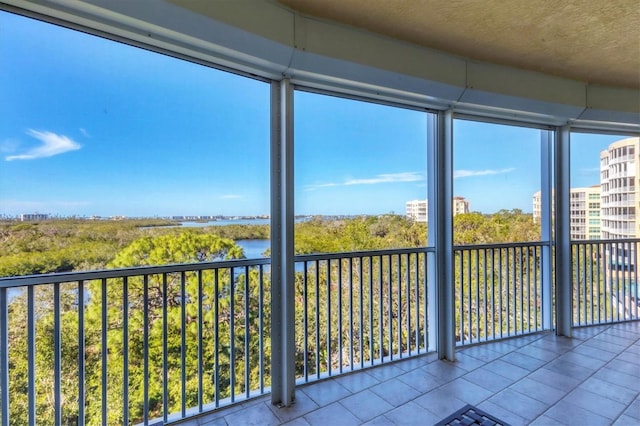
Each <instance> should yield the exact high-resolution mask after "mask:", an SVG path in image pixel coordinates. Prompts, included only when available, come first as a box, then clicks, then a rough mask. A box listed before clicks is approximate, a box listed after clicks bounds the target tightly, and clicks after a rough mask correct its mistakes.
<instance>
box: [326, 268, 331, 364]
mask: <svg viewBox="0 0 640 426" xmlns="http://www.w3.org/2000/svg"><path fill="white" fill-rule="evenodd" d="M326 265H327V374H328V375H329V376H331V349H332V348H331V319H332V317H331V259H327V263H326Z"/></svg>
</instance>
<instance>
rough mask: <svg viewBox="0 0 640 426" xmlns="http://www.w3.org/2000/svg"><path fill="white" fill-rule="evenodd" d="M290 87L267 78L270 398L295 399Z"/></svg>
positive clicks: (284, 401) (278, 400)
mask: <svg viewBox="0 0 640 426" xmlns="http://www.w3.org/2000/svg"><path fill="white" fill-rule="evenodd" d="M293 225H294V210H293V88H292V86H291V83H290V82H289V80H286V79H285V80H282V81H280V82H273V83H271V316H272V319H271V403H272V404H275V405H284V406H289V405H291V404H292V403H293V401H294V400H295V339H294V335H293V332H294V327H295V314H294V309H295V304H294V258H293V256H294V251H293Z"/></svg>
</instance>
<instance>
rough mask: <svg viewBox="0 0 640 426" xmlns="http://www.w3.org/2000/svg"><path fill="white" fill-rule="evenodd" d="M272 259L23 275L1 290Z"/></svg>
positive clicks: (1, 284) (3, 282)
mask: <svg viewBox="0 0 640 426" xmlns="http://www.w3.org/2000/svg"><path fill="white" fill-rule="evenodd" d="M270 263H271V259H270V258H261V259H234V260H218V261H213V262H197V263H179V264H170V265H161V266H138V267H134V268H116V269H103V270H99V271H75V272H73V271H71V272H56V273H51V274H40V275H22V276H17V277H2V278H0V288H12V287H21V286H29V285H38V284H56V283H67V282H78V281H90V280H98V279H103V278H123V277H136V276H143V275H155V274H165V273H173V272H193V271H204V270H211V269H225V268H242V267H245V266H258V265H268V264H270Z"/></svg>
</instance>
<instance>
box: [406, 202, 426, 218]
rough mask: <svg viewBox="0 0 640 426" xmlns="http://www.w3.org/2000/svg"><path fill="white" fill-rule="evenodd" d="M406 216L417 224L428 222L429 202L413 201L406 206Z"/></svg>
mask: <svg viewBox="0 0 640 426" xmlns="http://www.w3.org/2000/svg"><path fill="white" fill-rule="evenodd" d="M405 211H406V216H407V218H408V219H411V220H413V221H415V222H427V200H411V201H407V202H406V204H405Z"/></svg>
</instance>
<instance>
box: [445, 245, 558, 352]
mask: <svg viewBox="0 0 640 426" xmlns="http://www.w3.org/2000/svg"><path fill="white" fill-rule="evenodd" d="M545 245H548V244H545V243H512V244H486V245H468V246H457V247H454V256H455V295H456V308H455V310H456V341H457V344H458V345H466V344H471V343H478V342H484V341H489V340H494V339H499V338H504V337H510V336H516V335H521V334H526V333H534V332H538V331H541V330H543V318H544V315H546V312H545V309H546V307H545V304H544V303H543V297H544V294H543V292H545V291H550V290H546V289H545V288H544V286H543V285H542V282H543V271H542V248H543V247H544V246H545ZM549 308H550V307H549Z"/></svg>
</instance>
